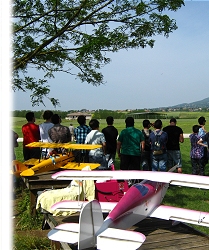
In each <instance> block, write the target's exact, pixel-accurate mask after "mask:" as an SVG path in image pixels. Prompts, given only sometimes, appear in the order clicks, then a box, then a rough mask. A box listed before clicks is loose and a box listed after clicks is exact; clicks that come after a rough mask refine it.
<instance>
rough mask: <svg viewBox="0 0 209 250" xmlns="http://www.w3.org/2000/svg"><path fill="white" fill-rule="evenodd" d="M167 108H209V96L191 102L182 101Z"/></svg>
mask: <svg viewBox="0 0 209 250" xmlns="http://www.w3.org/2000/svg"><path fill="white" fill-rule="evenodd" d="M167 108H192V109H195V108H209V97H208V98H205V99H203V100H201V101H197V102H191V103H182V104H178V105H174V106H169V107H167Z"/></svg>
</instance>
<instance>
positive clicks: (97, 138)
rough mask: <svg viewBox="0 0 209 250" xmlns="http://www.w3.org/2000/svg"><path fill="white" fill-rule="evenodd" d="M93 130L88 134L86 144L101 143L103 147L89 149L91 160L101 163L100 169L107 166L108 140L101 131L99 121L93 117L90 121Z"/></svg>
mask: <svg viewBox="0 0 209 250" xmlns="http://www.w3.org/2000/svg"><path fill="white" fill-rule="evenodd" d="M89 126H90V128H91V132H90V133H88V134H87V136H86V139H85V144H100V145H102V147H101V148H97V149H93V150H90V151H89V162H94V163H100V164H101V166H100V167H99V169H105V168H107V161H106V158H105V154H106V141H105V136H104V134H103V133H102V132H100V131H99V121H98V120H97V119H92V120H90V122H89Z"/></svg>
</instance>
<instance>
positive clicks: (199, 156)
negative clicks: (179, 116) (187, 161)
mask: <svg viewBox="0 0 209 250" xmlns="http://www.w3.org/2000/svg"><path fill="white" fill-rule="evenodd" d="M192 130H193V133H192V134H191V135H190V136H189V138H190V143H191V150H190V158H191V163H192V174H196V175H198V174H200V175H205V164H204V148H205V147H206V144H204V143H202V142H199V141H200V139H201V137H200V136H199V134H198V133H199V125H194V126H193V127H192Z"/></svg>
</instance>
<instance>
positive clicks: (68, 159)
mask: <svg viewBox="0 0 209 250" xmlns="http://www.w3.org/2000/svg"><path fill="white" fill-rule="evenodd" d="M26 146H27V147H39V148H54V149H57V148H62V149H65V153H63V154H53V155H51V156H50V157H49V158H47V159H34V158H32V159H29V160H27V161H25V162H23V163H22V162H20V161H18V160H14V161H13V162H12V164H13V170H12V173H13V174H14V175H15V176H32V175H34V174H39V173H43V172H47V171H51V170H55V169H59V168H61V169H72V170H81V169H83V168H84V167H86V166H89V167H90V168H91V169H96V168H98V167H99V166H100V164H99V163H84V162H76V161H75V156H74V153H73V151H74V150H92V149H97V148H101V147H102V145H93V144H73V143H72V144H70V143H48V142H32V143H30V144H28V145H26Z"/></svg>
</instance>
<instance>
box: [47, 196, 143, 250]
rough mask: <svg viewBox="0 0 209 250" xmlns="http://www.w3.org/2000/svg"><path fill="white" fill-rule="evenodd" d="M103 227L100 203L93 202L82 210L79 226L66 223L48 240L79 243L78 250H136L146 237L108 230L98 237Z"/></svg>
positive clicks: (58, 227)
mask: <svg viewBox="0 0 209 250" xmlns="http://www.w3.org/2000/svg"><path fill="white" fill-rule="evenodd" d="M102 225H103V214H102V211H101V206H100V203H99V202H98V201H97V200H93V201H90V202H88V203H87V204H85V205H84V207H83V208H82V209H81V213H80V218H79V224H75V223H65V224H62V225H59V226H57V227H55V228H54V229H52V230H51V231H50V232H49V233H48V238H49V239H51V240H54V241H60V242H67V243H71V244H74V243H76V242H78V249H79V250H82V249H87V248H94V247H97V249H100V250H104V249H105V250H106V249H108V248H107V246H109V249H112V246H115V247H118V246H119V248H120V249H122V250H123V249H124V250H125V249H129V250H135V249H137V248H139V247H140V246H141V244H142V243H143V242H144V241H145V239H146V237H145V236H144V235H143V234H141V233H138V232H133V231H125V230H120V229H114V228H108V229H107V230H105V231H104V232H103V233H101V234H99V235H98V236H96V232H98V231H99V229H100V228H101V227H102Z"/></svg>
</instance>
